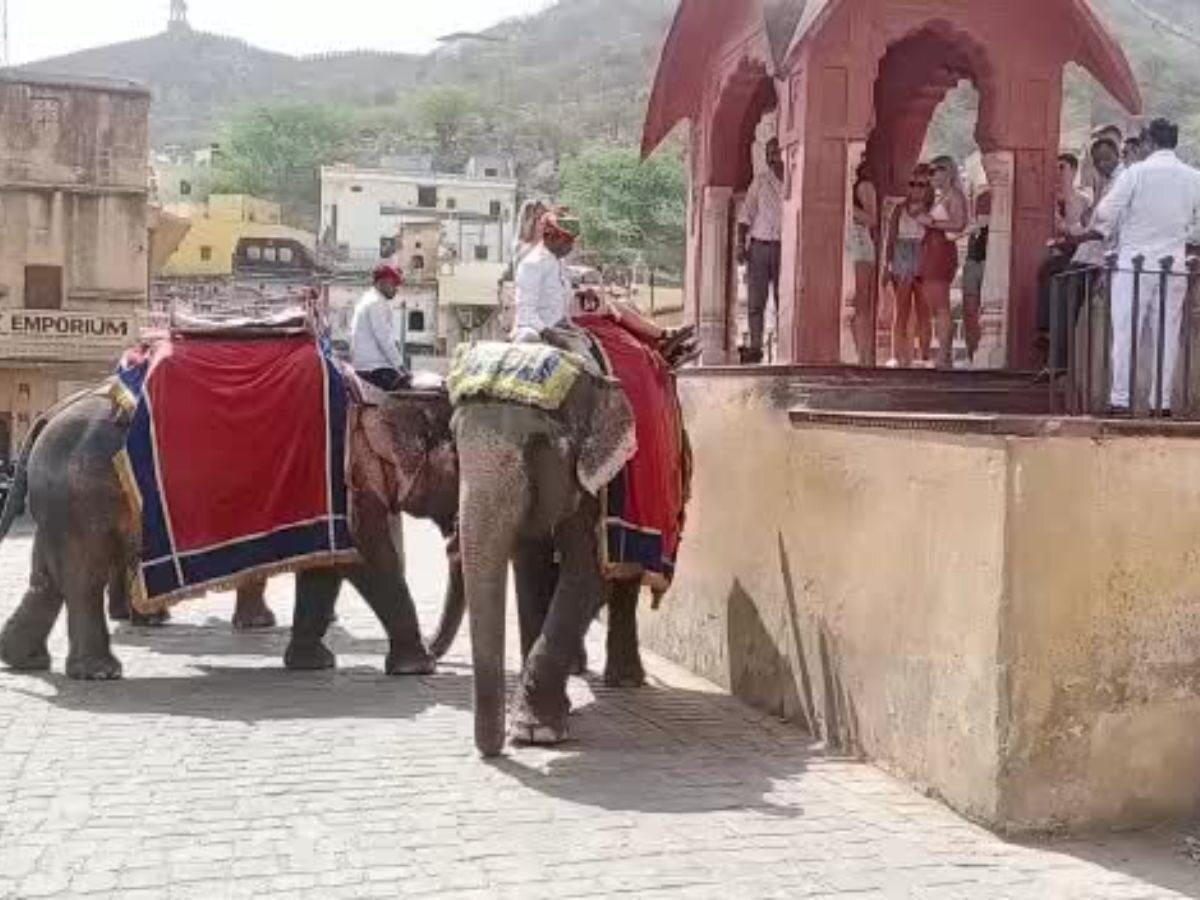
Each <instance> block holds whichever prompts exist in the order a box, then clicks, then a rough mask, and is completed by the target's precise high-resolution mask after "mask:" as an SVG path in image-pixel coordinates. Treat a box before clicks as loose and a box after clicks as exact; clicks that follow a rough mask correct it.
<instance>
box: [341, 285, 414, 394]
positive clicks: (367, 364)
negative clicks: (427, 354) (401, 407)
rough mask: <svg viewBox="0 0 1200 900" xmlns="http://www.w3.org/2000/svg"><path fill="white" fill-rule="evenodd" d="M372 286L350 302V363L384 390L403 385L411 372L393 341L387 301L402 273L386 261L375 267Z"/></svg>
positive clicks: (393, 326)
mask: <svg viewBox="0 0 1200 900" xmlns="http://www.w3.org/2000/svg"><path fill="white" fill-rule="evenodd" d="M374 280H375V285H374V287H372V288H370V289H369V290H368V291H367V292H366V293H365V294H363V295H362V297H360V298H359V301H358V303H356V304H355V306H354V317H353V319H352V320H351V323H350V365H351V367H352V368H353V369H354V371H355V372H356V373H357V374H358V377H359V378H361V379H362V380H363V381H366V382H369V383H370V384H373V385H374V386H375V387H377V388H379V389H380V390H384V391H388V392H391V391H397V390H400V389H401V388H404V387H407V386H408V385H409V383H410V382H411V376H410V375H409V373H408V370H407V369H406V368H405V366H404V356H403V355H402V354H401V352H400V347H399V345H398V344H397V343H396V324H395V314H394V312H393V310H392V305H391V301H392V300H394V299H396V294H397V293H399V291H400V285H401V284H403V283H404V277H403V276H402V275H401V274H400V271H399V270H398V269H397V268H396V267H395V266H392V265H389V264H387V263H380V264H379V265H378V266H376V267H375V272H374Z"/></svg>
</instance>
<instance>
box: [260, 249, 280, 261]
mask: <svg viewBox="0 0 1200 900" xmlns="http://www.w3.org/2000/svg"><path fill="white" fill-rule="evenodd" d="M278 259H279V255H278V254H277V253H276V252H275V248H274V247H263V262H269V263H273V262H275V261H276V260H278Z"/></svg>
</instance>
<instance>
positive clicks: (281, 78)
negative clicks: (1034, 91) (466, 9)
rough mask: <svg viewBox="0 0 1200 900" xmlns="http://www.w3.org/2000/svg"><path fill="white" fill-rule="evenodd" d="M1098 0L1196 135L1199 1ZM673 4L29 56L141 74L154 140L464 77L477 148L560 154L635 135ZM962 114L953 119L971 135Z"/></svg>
mask: <svg viewBox="0 0 1200 900" xmlns="http://www.w3.org/2000/svg"><path fill="white" fill-rule="evenodd" d="M1094 3H1095V6H1096V9H1097V11H1098V12H1099V13H1100V15H1101V16H1102V17H1103V18H1104V19H1105V20H1106V21H1107V22H1108V23H1109V24H1110V25H1111V27H1112V28H1113V30H1114V32H1115V33H1116V35H1117V36H1118V37H1119V39H1120V40H1121V41H1122V43H1123V44H1124V45H1125V47H1126V49H1127V51H1128V52H1129V55H1130V58H1131V60H1132V61H1133V64H1134V68H1135V70H1136V72H1137V74H1138V76H1139V79H1140V80H1141V83H1142V85H1143V88H1144V90H1145V93H1146V98H1147V103H1148V107H1149V109H1150V110H1151V111H1153V112H1156V113H1165V114H1169V115H1173V116H1175V117H1177V118H1179V119H1180V120H1182V121H1183V122H1184V123H1185V125H1186V126H1187V127H1188V130H1189V132H1190V134H1191V135H1192V136H1193V137H1194V138H1195V139H1197V140H1200V63H1197V49H1198V48H1200V39H1197V38H1196V37H1195V36H1196V35H1200V3H1197V2H1196V0H1094ZM675 5H676V4H675V0H560V2H559V3H558V4H557V5H555V6H554V7H551V8H550V9H548V10H546V11H545V12H543V13H541V14H539V15H537V16H531V17H528V18H526V19H522V20H516V21H512V22H508V23H505V24H502V25H500V26H498V27H496V28H495V29H493V30H492V31H491V32H490V35H491V36H492V37H495V38H497V39H499V41H498V42H496V43H478V42H476V43H472V44H469V45H462V46H460V47H458V48H456V49H443V50H440V51H438V52H436V53H433V54H430V55H428V56H424V57H413V56H400V55H389V54H372V53H359V54H338V55H331V56H325V57H319V58H311V59H296V58H292V57H288V56H282V55H279V54H274V53H268V52H265V51H263V50H259V49H256V48H254V47H251V46H249V45H247V44H245V43H244V42H240V41H237V40H233V39H229V38H223V37H217V36H214V35H208V34H203V33H200V32H196V31H192V30H190V29H186V28H181V29H175V30H173V31H170V32H165V33H163V34H161V35H158V36H156V37H152V38H148V39H145V40H140V41H133V42H129V43H125V44H120V45H115V46H109V47H102V48H97V49H95V50H89V51H86V52H83V53H78V54H74V55H72V56H67V57H61V58H58V59H50V60H44V61H42V62H40V63H38V64H36V66H35V67H36V68H38V69H42V70H45V71H56V72H61V73H64V74H79V75H115V76H121V77H126V78H132V79H136V80H139V81H142V82H145V83H146V84H148V85H149V86H151V88H152V89H153V90H154V92H155V97H156V103H155V106H154V113H153V116H154V120H153V132H154V138H155V141H156V142H157V143H158V144H160V145H161V144H165V143H183V144H198V143H202V142H204V141H207V140H210V139H211V138H212V137H213V136H214V134H215V133H216V132H217V131H218V130H219V126H220V124H221V123H222V122H224V121H226V120H227V119H228V117H229V116H230V114H231V113H232V112H233V111H235V110H236V109H238V108H241V107H246V106H253V105H259V104H265V103H274V102H280V101H300V102H314V103H321V102H324V103H332V104H336V105H338V106H341V107H344V108H348V109H352V110H355V111H358V112H360V113H363V112H365V114H366V115H367V116H368V117H370V116H372V115H374V116H376V117H377V118H378V119H379V120H380V121H385V122H388V123H394V124H395V129H394V131H395V132H396V137H397V139H399V138H402V137H403V136H404V132H405V122H406V120H407V119H408V118H411V115H410V113H411V102H410V101H411V99H412V98H413V97H415V96H417V95H419V94H421V93H422V92H427V91H428V90H430V89H431V88H433V87H435V86H436V87H437V88H445V87H456V88H461V89H463V90H464V91H465V92H466V93H468V94H469V95H470V96H471V97H472V98H473V99H474V100H475V102H476V103H477V104H478V108H479V110H480V113H479V118H480V120H481V122H480V127H478V128H476V129H474V131H473V135H472V140H473V141H474V142H475V143H476V144H478V145H479V149H495V148H497V147H499V149H502V150H513V149H515V148H514V147H512V146H506V145H511V144H513V143H514V142H515V141H517V138H516V137H514V135H516V134H518V133H525V134H535V135H537V136H538V147H537V148H535V150H536V151H537V152H540V153H541V154H542V155H543V157H545V158H547V159H557V157H559V156H560V155H561V154H562V153H563V152H569V151H571V150H572V149H573V148H574V147H576V146H578V145H579V144H580V143H588V142H593V141H597V140H602V141H608V142H617V143H632V142H633V141H635V140H636V137H637V133H638V128H639V126H640V121H641V116H642V110H643V108H644V104H645V97H646V93H647V90H648V84H649V78H650V75H651V73H652V71H653V65H654V62H655V58H656V54H657V50H658V48H659V46H660V45H661V42H662V38H663V35H664V33H665V31H666V28H667V26H668V24H669V22H670V18H671V14H672V12H673V10H674V8H675ZM1115 114H1116V110H1115V109H1114V108H1113V107H1112V104H1111V102H1110V101H1109V100H1108V98H1107V97H1105V96H1103V95H1102V92H1100V91H1099V90H1098V89H1097V88H1096V87H1095V86H1094V85H1093V84H1092V83H1091V82H1090V80H1088V79H1086V78H1085V77H1083V76H1081V75H1074V76H1072V78H1071V79H1070V80H1069V94H1068V98H1067V104H1066V115H1067V117H1068V126H1069V127H1070V128H1071V129H1073V130H1086V128H1087V126H1088V125H1089V124H1090V123H1091V122H1100V121H1105V120H1108V119H1110V118H1112V117H1114V115H1115ZM964 125H965V123H963V124H960V125H959V126H958V130H960V131H962V132H963V133H965V134H967V135H969V131H970V128H969V125H967V126H965V127H964ZM389 127H390V125H389ZM945 127H950V126H945ZM951 130H952V131H953V128H952V129H951ZM948 139H949V140H951V141H953V140H955V139H956V138H955V136H954V135H953V134H951V135H949V136H948ZM958 139H961V138H958Z"/></svg>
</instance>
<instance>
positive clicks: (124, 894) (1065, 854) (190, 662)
mask: <svg viewBox="0 0 1200 900" xmlns="http://www.w3.org/2000/svg"><path fill="white" fill-rule="evenodd" d="M28 552H29V539H28V535H24V536H18V537H17V538H15V539H13V540H10V541H8V542H6V543H5V544H4V545H3V547H2V548H0V614H3V615H4V616H7V613H8V612H9V610H11V608H12V607H13V605H14V604H15V603H16V602H17V599H18V598H19V596H20V593H21V591H22V588H23V582H24V579H25V577H26V572H27V568H28ZM439 554H440V548H439V546H438V544H437V543H436V541H435V540H434V539H433V538H432V536H431V535H429V534H428V532H425V531H422V530H420V529H418V528H415V527H410V528H409V555H410V561H412V562H413V566H412V568H413V569H414V573H413V586H414V591H415V593H416V594H417V596H418V597H419V598H421V599H422V606H423V611H424V613H425V618H426V619H427V620H431V619H432V618H433V615H434V609H435V608H436V607H435V602H436V601H435V598H437V597H440V584H439V582H440V581H441V579H442V578H443V571H442V569H443V566H442V564H441V563H440V562H439V559H440V557H439ZM422 559H426V560H428V562H427V563H426V564H423V565H417V564H416V563H417V561H420V560H422ZM291 589H292V585H291V580H290V579H278V580H277V581H276V582H275V583H274V584H273V585H272V597H273V600H274V606H275V609H276V612H277V613H283V616H281V618H286V617H287V614H288V612H289V608H290V595H291ZM231 605H232V604H231V601H230V599H229V598H228V597H220V598H210V599H208V600H206V601H203V602H198V603H194V604H189V605H187V606H185V607H182V608H181V609H180V610H178V613H177V616H176V619H175V622H174V623H173V624H172V625H171V626H170V627H169V628H167V629H164V630H158V631H148V630H145V631H143V630H137V629H130V628H127V627H125V628H120V629H118V630H117V633H116V649H117V652H118V654H119V655H120V656H121V657H122V658H123V661H124V663H125V671H126V680H125V681H123V682H120V683H114V684H76V683H71V682H68V681H66V680H65V679H64V678H63V677H62V675H61V674H59V673H61V671H62V668H61V667H62V656H63V650H64V640H63V635H62V627H61V624H60V627H59V630H58V631H57V632H56V635H55V639H54V643H53V647H54V650H55V653H56V658H55V664H56V666H55V674H52V675H50V676H47V677H25V676H18V675H14V674H11V673H0V897H2V898H21V900H25V898H35V897H56V898H57V897H89V898H91V897H121V898H129V900H134V898H193V897H194V898H203V900H219V898H233V897H278V898H296V897H302V898H308V897H313V898H339V897H397V896H399V897H418V896H423V897H434V896H436V897H444V898H452V900H460V898H461V900H465V898H493V897H495V898H522V900H525V898H530V900H536V898H542V897H545V898H551V897H553V898H576V897H610V896H617V895H630V896H635V897H638V898H647V900H649V898H658V897H688V898H691V897H697V898H701V897H713V898H721V900H729V898H758V897H787V898H793V897H827V898H832V897H837V898H842V897H854V898H876V897H878V898H902V897H909V898H921V900H937V898H971V900H981V898H982V900H991V898H1038V900H1043V898H1081V900H1098V898H1125V900H1131V898H1166V897H1181V896H1183V897H1187V896H1192V897H1194V896H1200V865H1197V864H1196V863H1194V862H1192V861H1191V860H1190V859H1189V858H1187V857H1186V856H1185V855H1184V854H1183V852H1182V850H1183V849H1184V847H1185V844H1184V841H1183V838H1182V837H1181V836H1179V835H1173V834H1163V835H1148V836H1147V835H1143V836H1138V837H1124V838H1109V839H1105V840H1092V841H1086V842H1075V843H1070V844H1049V845H1043V846H1019V845H1014V844H1009V843H1005V842H1003V841H1001V840H999V839H997V838H996V837H994V836H992V835H990V834H989V833H987V832H985V831H983V830H981V829H979V828H976V827H974V826H973V825H970V824H968V823H966V822H964V821H962V820H961V819H959V818H957V817H956V816H954V815H953V814H951V813H950V812H949V811H947V810H946V809H945V808H944V807H942V806H940V805H939V804H938V803H936V802H934V801H931V800H927V799H925V798H923V797H921V796H919V795H918V794H916V793H914V792H913V791H911V790H910V789H908V788H907V787H905V786H904V785H902V784H900V783H899V782H897V781H894V780H892V779H891V778H889V777H887V776H886V775H884V774H882V773H880V772H879V771H877V770H876V769H873V768H871V767H869V766H865V765H860V764H857V763H853V762H846V761H840V760H835V759H829V758H825V757H822V756H821V755H819V754H818V753H816V752H815V751H814V750H813V748H812V747H811V746H810V745H809V744H808V743H807V742H806V740H805V738H804V736H803V735H802V734H800V733H798V732H797V731H795V730H793V729H792V728H790V727H787V726H785V725H782V724H780V723H777V722H775V721H772V720H770V719H768V718H765V717H763V716H760V715H758V714H757V713H755V712H753V711H751V710H749V709H748V708H746V707H744V706H742V705H740V704H739V703H737V702H736V701H734V700H731V699H730V698H728V697H726V696H724V695H722V694H720V693H719V692H717V691H715V690H714V689H712V688H711V687H710V686H707V685H706V684H705V683H703V682H700V681H698V680H696V679H694V678H692V677H690V676H688V675H686V674H685V673H682V672H680V671H679V670H678V669H675V668H673V667H671V666H668V665H666V664H665V663H662V662H659V661H656V660H651V661H650V662H651V671H652V676H653V683H652V685H651V686H650V687H649V688H647V689H646V690H644V691H641V692H632V693H631V692H610V691H606V690H604V689H602V688H599V687H596V686H595V685H592V684H589V683H585V682H584V681H577V682H575V683H574V684H573V689H572V690H573V695H574V700H575V703H576V704H577V706H578V707H579V712H578V715H577V716H576V718H575V728H576V733H577V736H578V737H579V739H580V740H579V743H578V744H574V745H570V746H568V747H567V748H565V749H563V750H562V751H561V752H547V751H540V750H538V751H535V750H521V751H518V752H514V753H511V754H510V755H509V756H508V757H507V758H505V759H503V760H502V761H500V762H498V763H496V764H494V765H489V764H485V763H484V762H482V761H481V760H479V759H478V758H477V757H476V755H475V754H474V752H473V749H472V745H471V717H470V691H469V688H470V671H469V669H468V668H467V666H466V654H465V646H464V645H465V641H460V643H459V645H458V646H457V647H456V648H455V652H454V653H453V655H452V657H451V659H450V660H449V661H448V663H447V664H446V665H444V667H443V669H442V672H441V674H439V675H437V676H434V677H429V678H421V679H412V680H394V679H388V678H385V677H384V676H383V675H382V674H381V673H380V666H381V663H382V656H383V651H384V646H383V644H382V642H381V640H380V635H379V632H378V630H377V629H376V627H375V625H374V623H373V621H372V620H371V619H370V615H369V613H368V612H367V610H366V607H365V605H364V604H362V603H361V601H359V600H358V599H357V598H352V599H351V598H348V599H347V601H346V602H345V603H343V604H342V609H341V617H342V618H341V621H340V623H339V625H338V626H337V634H336V636H335V639H334V641H333V643H334V646H335V649H336V650H337V651H338V652H339V654H340V664H341V668H340V669H339V670H338V671H337V672H336V673H325V674H315V675H290V674H285V673H284V672H282V671H281V670H280V664H279V659H280V654H281V651H282V649H283V646H284V643H285V633H284V631H283V630H282V629H280V630H278V631H276V632H274V633H271V634H265V635H252V636H243V635H234V634H232V633H231V631H230V628H229V624H228V619H229V615H230V612H231ZM597 637H599V629H597V631H596V634H594V635H593V638H597ZM593 650H594V654H595V655H594V662H598V661H599V655H600V644H599V642H598V641H595V640H594V641H593Z"/></svg>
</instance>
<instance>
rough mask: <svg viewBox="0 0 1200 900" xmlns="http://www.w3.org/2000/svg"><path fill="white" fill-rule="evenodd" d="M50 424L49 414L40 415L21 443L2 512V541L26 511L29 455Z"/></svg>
mask: <svg viewBox="0 0 1200 900" xmlns="http://www.w3.org/2000/svg"><path fill="white" fill-rule="evenodd" d="M48 424H50V416H49V414H47V415H44V416H38V419H37V421H36V422H34V423H33V427H32V428H30V429H29V434H28V435H26V437H25V443H23V444H22V445H21V455H20V456H19V457H18V458H17V466H16V470H15V471H14V472H13V480H12V484H11V485H9V488H8V497H7V498H6V499H5V501H4V512H3V513H0V541H3V540H4V539H5V538H6V537H8V533H9V531H11V530H12V527H13V523H14V522H16V521H17V518H18V517H19V516H20V515H21V513H22V512H24V511H25V500H26V498H27V497H28V496H29V457H30V456H31V455H32V454H33V447H34V445H35V444H36V443H37V439H38V438H39V437H41V436H42V432H43V431H45V430H46V426H47V425H48Z"/></svg>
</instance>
